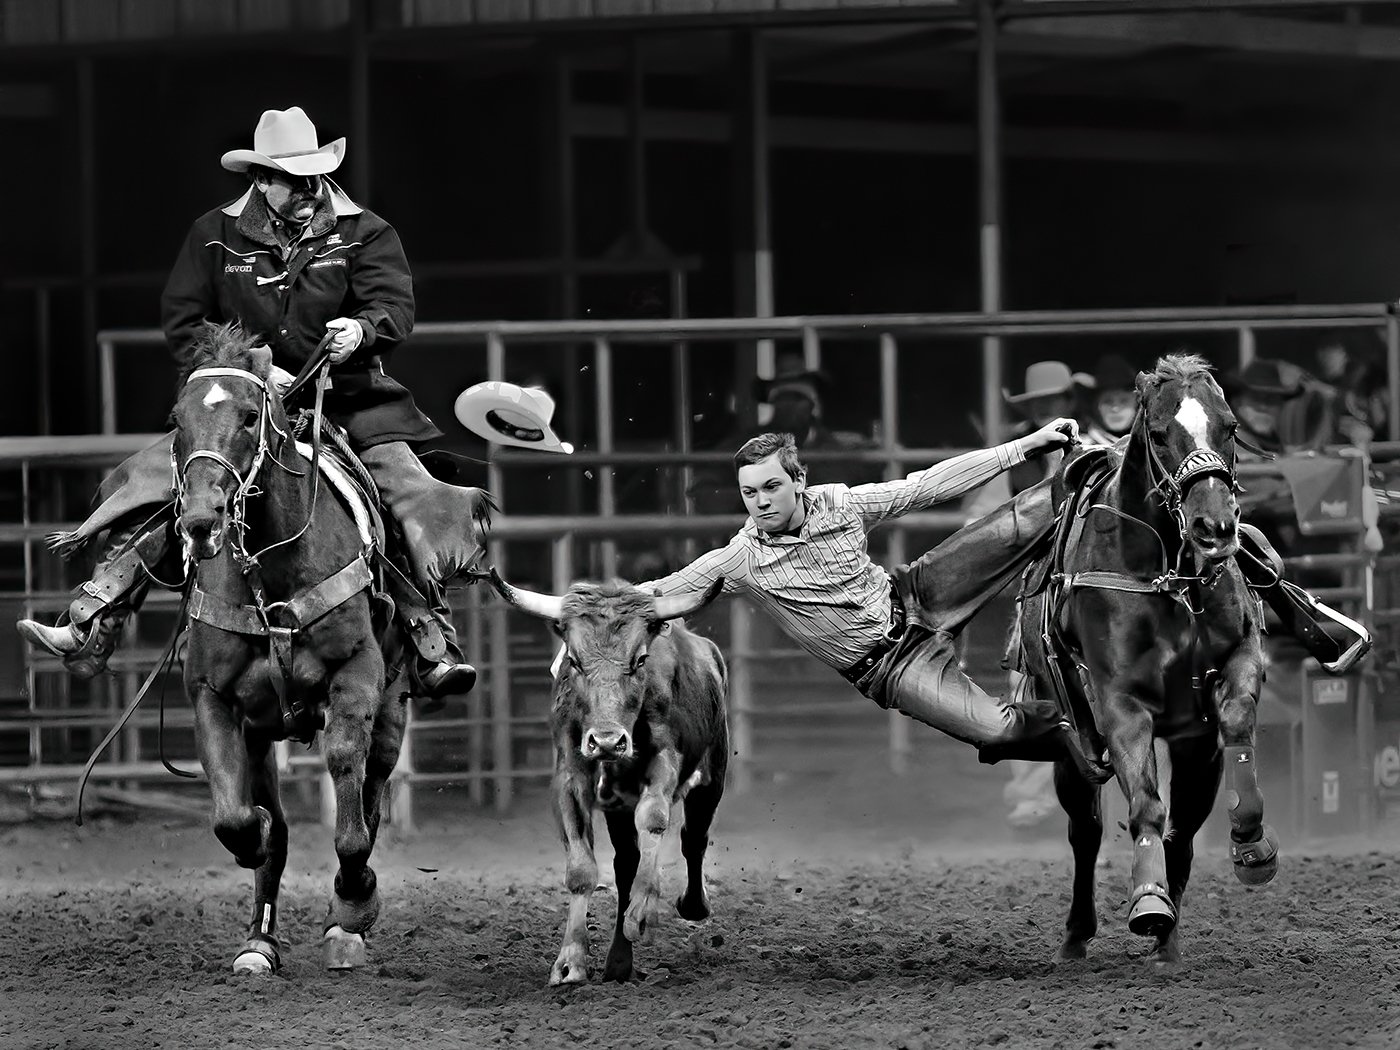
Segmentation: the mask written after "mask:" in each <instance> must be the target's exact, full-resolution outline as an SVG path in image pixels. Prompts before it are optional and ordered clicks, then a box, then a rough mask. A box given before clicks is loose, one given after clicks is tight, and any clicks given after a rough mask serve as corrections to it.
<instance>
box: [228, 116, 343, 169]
mask: <svg viewBox="0 0 1400 1050" xmlns="http://www.w3.org/2000/svg"><path fill="white" fill-rule="evenodd" d="M316 142H317V139H316V125H315V124H313V123H311V118H310V117H308V116H307V115H306V111H305V110H303V109H302V108H301V107H300V106H293V107H292V108H291V109H268V110H264V111H263V115H262V116H261V117H260V118H258V126H257V128H256V129H255V130H254V131H253V148H252V149H234V150H229V151H228V152H227V153H225V154H224V155H223V157H221V158H220V159H219V163H220V164H222V165H223V166H224V167H225V168H227V169H228V170H229V171H247V170H248V166H249V165H250V164H261V165H262V166H263V167H266V168H275V169H276V170H278V171H285V172H286V173H287V174H288V175H327V174H329V173H330V172H333V171H335V169H336V168H338V167H340V162H341V161H342V160H344V159H345V139H344V138H343V137H342V138H338V139H336V140H335V141H334V142H329V143H327V144H326V145H324V146H318V145H317V144H316Z"/></svg>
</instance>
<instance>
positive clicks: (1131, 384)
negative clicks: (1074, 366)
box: [1083, 354, 1138, 445]
mask: <svg viewBox="0 0 1400 1050" xmlns="http://www.w3.org/2000/svg"><path fill="white" fill-rule="evenodd" d="M1137 373H1138V370H1137V369H1136V368H1134V367H1133V366H1132V365H1130V364H1128V362H1127V360H1125V359H1124V358H1123V357H1122V356H1121V355H1119V354H1104V355H1103V356H1102V357H1101V358H1099V359H1098V362H1097V363H1096V364H1095V365H1094V375H1093V389H1092V390H1090V391H1089V392H1088V393H1089V397H1088V399H1087V400H1088V402H1089V411H1088V412H1087V413H1086V416H1087V418H1086V419H1085V423H1086V424H1087V425H1086V426H1085V428H1084V431H1083V441H1084V443H1085V444H1087V445H1112V444H1114V443H1115V442H1117V441H1118V439H1119V438H1121V437H1123V436H1124V435H1125V434H1127V433H1128V431H1129V430H1130V429H1132V425H1133V417H1134V416H1135V415H1136V414H1137Z"/></svg>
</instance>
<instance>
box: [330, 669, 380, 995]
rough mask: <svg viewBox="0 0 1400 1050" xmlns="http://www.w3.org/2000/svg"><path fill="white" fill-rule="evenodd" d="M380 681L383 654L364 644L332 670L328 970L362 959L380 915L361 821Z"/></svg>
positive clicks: (368, 843)
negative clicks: (333, 864) (333, 862)
mask: <svg viewBox="0 0 1400 1050" xmlns="http://www.w3.org/2000/svg"><path fill="white" fill-rule="evenodd" d="M383 685H384V659H383V657H382V656H381V655H380V652H379V648H378V647H377V646H375V645H373V644H366V645H363V646H361V647H360V648H359V649H357V650H356V651H355V652H354V654H353V655H351V657H350V658H349V659H348V660H346V661H345V663H343V664H342V665H341V666H340V668H339V669H337V670H336V672H335V674H334V676H333V677H332V679H331V684H330V695H329V696H328V698H327V705H326V707H327V709H326V731H325V736H324V738H323V741H322V745H321V747H322V753H323V754H324V756H325V760H326V771H327V772H328V773H329V774H330V777H331V781H332V783H333V784H334V786H335V852H336V856H337V857H338V858H339V860H340V870H339V871H337V872H336V875H335V894H334V896H333V897H332V898H331V903H330V908H329V909H328V912H327V915H326V930H325V935H324V937H323V939H322V954H323V957H324V962H325V964H326V966H327V968H329V969H334V970H347V969H353V968H354V967H356V966H361V965H363V964H364V962H365V947H364V934H365V932H366V931H368V930H369V928H370V927H371V926H373V925H374V922H375V920H376V919H377V918H379V892H378V888H377V885H376V880H375V875H374V869H373V868H371V867H370V866H369V856H370V851H371V849H372V848H373V845H374V838H373V836H372V835H371V834H370V830H369V825H368V823H367V822H366V820H365V805H364V789H365V767H366V764H367V761H368V757H369V753H370V740H371V728H372V727H373V725H374V717H375V713H376V708H377V707H378V704H379V699H380V694H381V693H382V691H383Z"/></svg>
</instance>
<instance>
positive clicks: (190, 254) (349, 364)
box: [161, 180, 442, 447]
mask: <svg viewBox="0 0 1400 1050" xmlns="http://www.w3.org/2000/svg"><path fill="white" fill-rule="evenodd" d="M327 198H328V200H327V201H324V202H323V203H322V205H321V206H320V207H319V208H318V209H317V211H316V214H315V215H314V216H313V217H312V218H311V220H310V222H309V224H308V229H307V232H306V234H305V235H304V236H303V237H302V238H301V240H299V241H297V242H296V243H295V244H293V245H292V246H291V248H292V251H291V253H290V255H289V256H287V257H284V252H283V249H282V248H281V246H280V245H279V243H278V240H277V236H276V233H275V232H274V230H273V221H274V217H273V216H272V215H271V214H270V213H269V211H268V208H267V206H266V204H265V202H264V200H263V197H262V195H261V194H260V193H257V192H256V190H254V189H250V190H249V191H248V192H247V193H246V194H244V195H243V196H242V197H241V198H239V199H238V200H236V201H234V202H233V203H231V204H229V205H226V206H225V207H222V208H216V209H214V210H213V211H211V212H208V213H206V214H205V215H202V216H201V217H200V218H199V219H197V220H196V221H195V224H194V226H193V227H191V229H190V232H189V234H188V235H187V236H186V238H185V243H184V246H183V247H182V248H181V250H180V257H179V258H178V259H177V260H176V262H175V267H174V269H173V270H172V271H171V273H170V279H169V281H168V282H167V283H166V286H165V293H164V295H163V296H162V299H161V317H162V325H163V327H164V329H165V336H166V340H167V341H168V342H169V344H170V349H171V352H172V353H173V354H174V355H175V359H176V361H177V362H179V364H180V366H181V368H182V369H183V368H185V367H188V365H189V356H190V352H191V349H190V348H191V345H192V343H193V342H194V339H195V337H196V336H197V335H198V333H199V329H200V326H201V324H202V323H203V322H204V321H215V322H225V321H234V320H237V321H241V322H242V324H243V326H244V328H246V329H248V330H249V331H252V332H255V333H257V334H258V335H259V336H260V337H261V338H262V339H263V340H264V341H265V342H266V343H267V345H268V346H270V347H271V348H272V355H273V360H274V361H275V362H276V363H277V364H278V365H280V366H281V367H282V368H285V369H286V370H287V371H289V372H292V373H296V372H297V371H299V370H300V369H301V366H302V365H303V364H305V363H306V361H307V359H308V358H309V357H310V356H311V354H312V353H313V352H314V351H315V349H316V345H317V343H319V342H320V340H321V337H322V336H324V335H325V332H326V322H327V321H329V320H332V319H333V318H336V317H350V318H354V319H355V320H357V321H359V322H360V325H361V327H362V328H363V329H364V332H365V338H364V342H362V343H361V344H360V346H359V347H358V348H357V349H356V351H355V353H354V354H353V355H352V356H351V357H350V358H349V359H348V360H347V361H345V362H344V363H342V364H340V365H337V366H334V367H333V368H332V369H331V383H332V385H331V389H329V390H327V391H326V397H325V411H326V415H327V417H329V418H330V419H331V420H333V421H334V422H336V423H339V424H340V425H341V426H343V427H345V429H346V430H347V431H348V432H349V434H350V439H351V441H352V442H354V444H355V445H356V446H358V447H368V446H370V445H378V444H383V443H385V442H389V441H408V442H411V443H420V442H424V441H429V440H431V439H433V438H436V437H440V436H441V434H442V432H441V431H440V430H438V429H437V427H435V426H434V425H433V423H432V420H430V419H429V418H428V417H427V416H425V415H424V414H423V413H422V412H420V411H419V410H418V407H417V406H416V405H415V404H414V402H413V395H412V394H410V393H409V392H408V390H407V389H406V388H405V387H404V386H403V385H402V384H400V383H398V382H396V381H395V380H393V379H391V378H389V377H388V376H387V375H385V374H384V369H383V364H382V362H383V358H384V356H385V355H386V354H387V353H388V352H389V351H391V350H392V349H393V348H394V347H395V346H397V345H398V344H400V343H401V342H403V340H405V339H406V338H408V335H409V333H410V332H411V331H412V330H413V278H412V275H411V274H410V273H409V269H408V261H407V259H405V257H404V252H403V246H402V245H401V244H400V243H399V237H398V234H397V233H395V232H394V228H393V227H392V226H390V225H389V224H388V223H387V222H385V221H384V220H383V219H381V218H380V217H379V216H378V215H376V214H374V212H372V211H369V210H368V209H365V208H361V207H360V206H359V205H357V204H355V203H354V202H353V201H351V200H350V199H349V198H348V197H346V196H345V194H344V193H342V192H341V191H340V189H339V188H338V187H337V186H335V184H334V183H331V182H330V181H329V180H327Z"/></svg>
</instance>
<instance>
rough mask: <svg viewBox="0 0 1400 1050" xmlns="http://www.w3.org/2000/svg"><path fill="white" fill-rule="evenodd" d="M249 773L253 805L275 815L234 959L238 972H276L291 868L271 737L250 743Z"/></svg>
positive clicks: (234, 968)
mask: <svg viewBox="0 0 1400 1050" xmlns="http://www.w3.org/2000/svg"><path fill="white" fill-rule="evenodd" d="M247 753H248V773H249V778H250V782H251V787H252V794H253V804H254V805H255V806H261V807H262V808H263V809H265V810H266V811H267V812H268V813H270V814H271V815H272V825H271V828H270V830H269V833H268V848H267V860H265V861H264V862H263V863H262V864H261V865H260V866H259V867H258V869H257V871H256V872H255V873H254V876H253V921H252V923H251V924H250V925H249V927H248V938H247V940H245V941H244V942H243V947H242V948H240V949H239V950H238V954H237V955H235V956H234V959H233V972H234V973H269V972H276V971H277V970H278V969H279V968H280V967H281V965H282V959H281V955H280V949H281V945H280V943H279V942H278V939H277V897H278V894H279V893H280V891H281V888H282V872H283V870H284V869H285V868H286V866H287V817H286V814H285V813H284V812H283V810H282V796H281V793H280V792H279V790H278V784H277V757H276V754H275V752H274V749H273V746H272V739H271V738H270V737H263V736H259V737H253V738H249V739H248V740H247Z"/></svg>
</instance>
